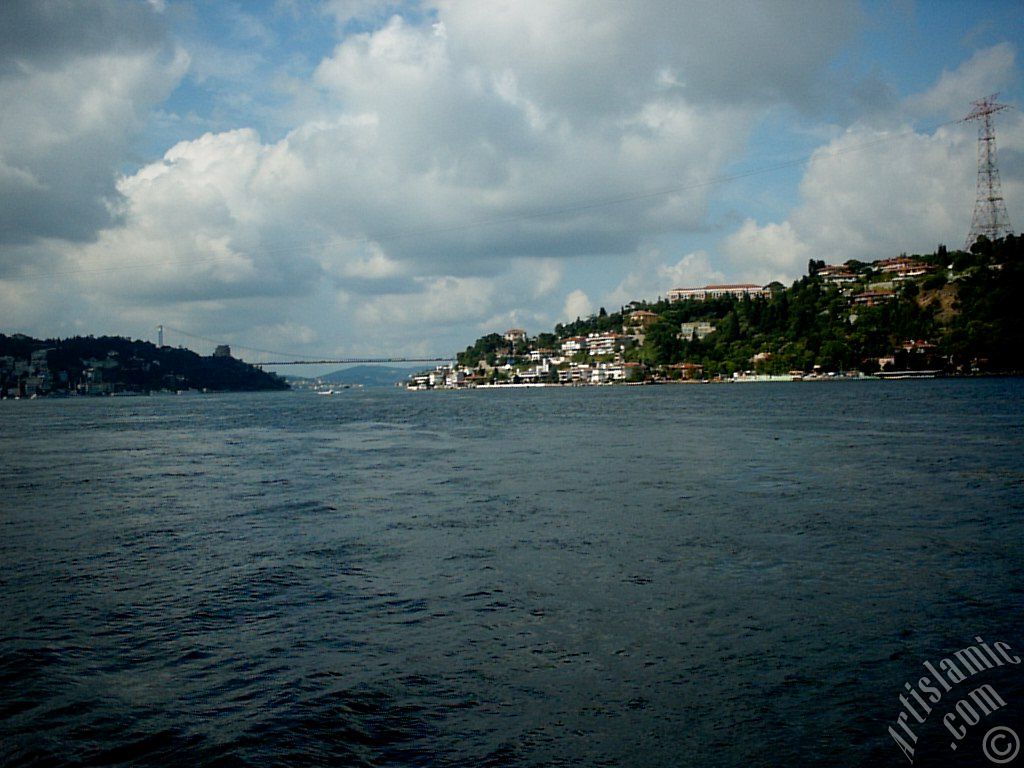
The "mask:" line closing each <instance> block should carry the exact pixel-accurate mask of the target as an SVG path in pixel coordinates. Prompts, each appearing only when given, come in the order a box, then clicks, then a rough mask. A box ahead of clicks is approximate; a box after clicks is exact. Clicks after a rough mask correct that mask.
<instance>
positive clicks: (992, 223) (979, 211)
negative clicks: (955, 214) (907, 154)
mask: <svg viewBox="0 0 1024 768" xmlns="http://www.w3.org/2000/svg"><path fill="white" fill-rule="evenodd" d="M998 96H999V94H998V93H993V94H992V95H991V96H986V97H985V98H984V99H979V100H978V101H975V102H973V103H972V104H973V107H974V109H972V110H971V112H970V114H968V115H967V117H965V118H964V122H970V121H972V120H973V121H977V123H978V195H977V198H976V200H975V201H974V215H973V216H972V217H971V231H970V233H969V234H968V235H967V243H966V244H965V245H964V250H968V249H969V248H970V247H971V246H972V245H974V243H975V242H976V241H977V239H978V238H979V237H980V236H981V235H984V236H985V237H987V238H988V239H989V240H995V239H996V238H999V237H1004V236H1006V235H1008V234H1010V232H1011V229H1010V216H1009V214H1008V213H1007V212H1006V201H1005V200H1003V190H1002V185H1001V184H1000V182H999V167H998V166H997V165H996V129H995V125H994V122H993V120H992V116H993V115H994V114H996V112H1002V111H1003V110H1004V109H1008V105H1006V104H999V103H997V102H996V98H997V97H998Z"/></svg>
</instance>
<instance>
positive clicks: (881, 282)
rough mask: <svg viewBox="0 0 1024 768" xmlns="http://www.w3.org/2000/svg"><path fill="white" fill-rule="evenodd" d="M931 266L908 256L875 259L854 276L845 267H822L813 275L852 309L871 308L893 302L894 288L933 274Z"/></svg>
mask: <svg viewBox="0 0 1024 768" xmlns="http://www.w3.org/2000/svg"><path fill="white" fill-rule="evenodd" d="M935 270H936V268H935V266H934V265H932V264H928V263H926V262H923V261H920V260H919V259H915V258H912V257H909V256H897V257H896V258H892V259H879V260H878V261H873V262H871V263H870V264H868V265H866V267H865V268H864V270H863V271H862V272H855V271H854V270H853V269H852V268H851V267H850V266H848V265H846V264H826V265H825V266H823V267H818V268H817V269H816V270H814V272H813V274H814V275H815V276H817V277H818V278H819V279H820V280H822V282H825V283H827V284H829V285H835V286H837V287H838V288H839V289H840V290H841V291H842V292H843V293H844V294H845V295H846V297H847V298H848V299H849V301H850V304H851V305H852V306H855V307H873V306H877V305H879V304H884V303H886V302H889V301H892V300H893V299H895V298H896V290H895V289H896V287H897V286H898V285H899V284H901V283H905V282H907V281H908V280H915V279H917V278H920V277H926V276H927V275H930V274H932V273H933V272H935Z"/></svg>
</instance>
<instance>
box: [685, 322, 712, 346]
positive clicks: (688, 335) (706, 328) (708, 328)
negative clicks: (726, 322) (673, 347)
mask: <svg viewBox="0 0 1024 768" xmlns="http://www.w3.org/2000/svg"><path fill="white" fill-rule="evenodd" d="M714 332H715V326H713V325H712V324H711V323H708V322H704V321H701V322H698V323H682V324H681V325H680V326H679V336H680V338H682V339H685V340H686V341H690V340H691V339H693V337H694V336H696V337H697V339H698V340H701V339H704V338H706V337H707V336H710V335H711V334H712V333H714Z"/></svg>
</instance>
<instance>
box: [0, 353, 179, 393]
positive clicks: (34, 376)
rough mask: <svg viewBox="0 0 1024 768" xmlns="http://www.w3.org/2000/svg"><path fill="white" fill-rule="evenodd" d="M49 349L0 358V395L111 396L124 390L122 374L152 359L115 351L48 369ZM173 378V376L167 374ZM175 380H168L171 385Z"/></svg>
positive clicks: (141, 367)
mask: <svg viewBox="0 0 1024 768" xmlns="http://www.w3.org/2000/svg"><path fill="white" fill-rule="evenodd" d="M53 351H54V350H53V348H48V349H37V350H35V351H33V352H32V353H31V355H30V356H29V357H28V358H17V357H13V356H10V355H7V356H3V357H0V398H4V399H16V398H33V397H40V396H43V395H54V394H57V395H113V394H120V393H122V392H125V391H126V390H127V389H128V388H127V387H126V386H125V383H124V378H125V376H126V375H127V376H129V377H130V376H131V375H132V374H134V373H138V372H146V373H148V372H149V371H150V367H151V366H159V363H158V362H156V361H152V362H150V361H145V360H141V359H139V358H136V357H131V358H129V359H127V360H122V359H121V358H120V356H119V355H118V353H117V352H114V351H111V352H109V353H108V354H107V357H104V358H102V359H98V358H85V359H82V360H79V361H78V365H77V366H75V367H73V369H72V370H57V371H55V370H52V369H51V367H50V362H49V360H50V353H51V352H53ZM171 378H172V379H173V377H171ZM174 384H176V381H173V380H172V381H170V382H169V383H168V386H169V387H171V388H173V387H174Z"/></svg>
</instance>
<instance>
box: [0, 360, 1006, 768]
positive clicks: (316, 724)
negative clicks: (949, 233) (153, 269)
mask: <svg viewBox="0 0 1024 768" xmlns="http://www.w3.org/2000/svg"><path fill="white" fill-rule="evenodd" d="M1022 616H1024V380H1022V379H1019V378H991V379H960V380H956V379H948V380H943V379H937V380H929V381H850V382H847V381H843V382H803V383H764V384H745V385H735V384H722V385H689V386H687V385H675V386H668V385H663V386H644V387H594V388H565V389H562V388H550V389H504V390H490V391H484V390H475V391H448V392H441V391H429V392H407V391H404V390H399V389H391V388H383V389H370V388H367V389H351V390H345V391H341V392H338V393H336V394H335V395H333V396H331V397H323V396H316V395H315V394H312V393H308V392H285V393H263V394H207V395H182V396H174V395H160V396H156V395H154V396H151V397H133V398H118V397H110V398H95V399H93V398H72V399H64V400H50V399H39V400H33V401H26V400H22V401H2V402H0V765H3V766H43V765H71V766H101V765H102V766H161V765H211V766H290V765H294V766H805V765H806V766H821V765H829V766H831V765H835V766H858V765H865V766H867V765H870V766H885V765H894V766H896V765H907V764H913V765H993V764H1001V763H999V761H1000V760H1001V761H1002V763H1006V762H1007V758H1009V759H1011V760H1015V761H1016V763H1017V764H1024V755H1018V754H1015V755H1013V756H1012V757H1009V756H1010V754H1011V752H1012V748H1013V743H1014V742H1013V738H1014V737H1017V738H1018V741H1017V744H1018V747H1019V738H1020V737H1021V736H1024V728H1022V727H1021V722H1022V715H1024V664H1019V662H1020V660H1021V658H1024V620H1022ZM971 647H973V648H974V649H976V650H979V652H980V653H982V654H986V655H983V656H982V657H981V659H982V660H983V661H984V660H986V659H988V660H990V661H989V663H988V664H987V665H985V666H982V664H981V663H980V662H978V661H977V658H978V657H975V662H976V664H975V667H976V668H975V669H974V670H973V671H971V672H970V673H969V674H962V679H961V680H956V679H955V676H954V675H953V674H952V673H946V672H944V671H943V672H939V674H938V675H936V674H935V673H934V672H933V671H930V670H929V668H928V667H927V666H926V664H930V665H931V667H932V670H948V669H949V668H950V664H951V663H952V664H953V666H956V660H957V658H958V657H956V656H955V654H956V653H957V652H958V651H963V650H964V649H969V648H971ZM986 648H987V649H988V651H987V652H986V651H985V650H984V649H986ZM1000 653H1002V655H1000ZM961 658H962V657H961ZM1014 658H1016V659H1017V661H1016V662H1014V661H1012V659H1014ZM992 659H995V660H996V661H998V662H999V663H995V662H994V661H991V660H992ZM944 662H946V665H945V666H943V663H944ZM963 667H964V664H962V663H961V664H960V669H961V673H963ZM923 676H931V688H932V689H933V690H934V691H936V693H938V695H939V699H938V700H936V699H935V695H934V694H929V693H928V691H926V690H925V687H924V685H925V684H923V683H921V682H919V681H920V679H921V678H922V677H923ZM937 677H942V678H943V679H942V683H943V685H942V687H940V686H939V684H938V683H939V680H937V679H936V678H937ZM983 686H987V688H984V687H983ZM979 690H981V691H982V694H986V695H984V696H982V695H980V694H978V693H977V692H978V691H979ZM987 692H991V693H995V694H996V696H995V697H992V696H991V695H987ZM915 693H916V694H917V696H919V697H922V701H918V700H917V699H915V698H914V694H915ZM929 697H930V698H929ZM904 702H908V703H904ZM922 702H923V703H922ZM999 702H1002V704H1000V703H999ZM908 707H909V708H908ZM911 709H913V711H914V712H915V713H916V714H915V715H911V714H910V710H911ZM926 710H927V711H926ZM901 713H904V714H903V716H902V719H901V717H900V716H901ZM904 726H906V727H904ZM894 734H895V735H894ZM910 734H913V738H911V735H910ZM897 736H898V737H899V738H897ZM901 739H902V744H901ZM993 757H995V758H997V760H993V759H992V758H993Z"/></svg>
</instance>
